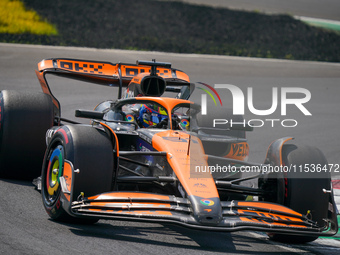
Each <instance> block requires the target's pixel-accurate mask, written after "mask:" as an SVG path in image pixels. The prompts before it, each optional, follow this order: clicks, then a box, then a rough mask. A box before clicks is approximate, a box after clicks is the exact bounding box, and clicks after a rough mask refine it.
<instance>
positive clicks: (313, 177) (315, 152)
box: [269, 144, 331, 243]
mask: <svg viewBox="0 0 340 255" xmlns="http://www.w3.org/2000/svg"><path fill="white" fill-rule="evenodd" d="M282 160H283V164H284V165H285V166H288V167H292V168H293V169H296V171H290V172H287V173H286V174H285V177H284V183H285V185H284V191H283V192H282V194H284V199H283V204H284V205H285V206H287V207H289V208H291V209H293V210H295V211H297V212H299V213H302V214H304V215H307V217H308V218H309V219H311V220H312V221H314V222H317V224H318V225H319V226H320V227H323V226H325V224H326V222H325V221H324V220H323V219H325V218H327V214H328V204H329V201H330V196H331V194H330V193H328V192H324V191H325V190H326V191H330V190H331V176H330V173H329V171H327V169H328V163H327V160H326V158H325V156H324V155H323V153H322V152H321V151H320V150H319V149H318V148H315V147H310V146H296V145H293V144H287V145H284V146H283V148H282ZM325 168H327V169H325ZM300 170H301V171H300ZM269 237H270V238H271V239H273V240H275V241H280V242H286V243H306V242H311V241H314V240H316V239H317V238H318V237H317V236H315V237H314V236H300V235H285V234H269Z"/></svg>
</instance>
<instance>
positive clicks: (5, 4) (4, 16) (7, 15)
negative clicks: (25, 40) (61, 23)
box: [0, 0, 58, 35]
mask: <svg viewBox="0 0 340 255" xmlns="http://www.w3.org/2000/svg"><path fill="white" fill-rule="evenodd" d="M0 33H8V34H22V33H30V34H35V35H57V34H58V32H57V29H56V28H55V27H54V26H53V25H51V24H49V23H48V22H46V21H44V20H42V19H41V17H40V16H39V15H38V14H37V13H36V12H35V11H33V10H27V9H26V8H25V6H24V4H23V3H22V2H21V1H19V0H13V1H11V0H0Z"/></svg>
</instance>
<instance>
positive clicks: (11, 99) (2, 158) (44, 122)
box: [0, 90, 54, 180]
mask: <svg viewBox="0 0 340 255" xmlns="http://www.w3.org/2000/svg"><path fill="white" fill-rule="evenodd" d="M53 121H54V116H53V104H52V100H51V97H50V96H48V95H46V94H44V93H40V92H22V91H11V90H3V91H1V92H0V177H1V178H11V179H28V180H32V179H33V178H35V177H38V176H39V175H40V174H41V166H42V161H43V158H44V152H45V150H46V141H45V134H46V131H47V130H48V129H49V128H50V127H52V126H53Z"/></svg>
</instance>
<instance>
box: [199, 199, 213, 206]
mask: <svg viewBox="0 0 340 255" xmlns="http://www.w3.org/2000/svg"><path fill="white" fill-rule="evenodd" d="M200 202H201V204H202V205H206V206H213V205H214V204H215V203H214V201H212V200H210V199H207V198H203V199H201V200H200Z"/></svg>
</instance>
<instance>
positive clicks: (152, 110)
mask: <svg viewBox="0 0 340 255" xmlns="http://www.w3.org/2000/svg"><path fill="white" fill-rule="evenodd" d="M166 118H168V115H167V113H166V110H165V109H164V108H163V107H160V106H158V105H155V104H143V105H142V106H141V108H140V109H139V116H138V121H139V123H140V125H141V127H144V128H147V127H150V126H155V125H157V124H158V123H160V122H161V121H162V120H164V119H166Z"/></svg>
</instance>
